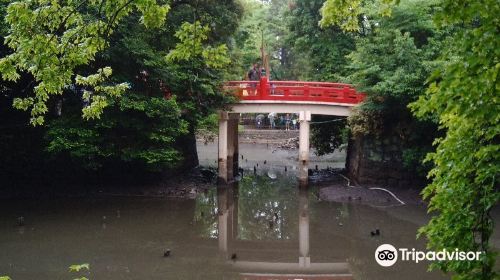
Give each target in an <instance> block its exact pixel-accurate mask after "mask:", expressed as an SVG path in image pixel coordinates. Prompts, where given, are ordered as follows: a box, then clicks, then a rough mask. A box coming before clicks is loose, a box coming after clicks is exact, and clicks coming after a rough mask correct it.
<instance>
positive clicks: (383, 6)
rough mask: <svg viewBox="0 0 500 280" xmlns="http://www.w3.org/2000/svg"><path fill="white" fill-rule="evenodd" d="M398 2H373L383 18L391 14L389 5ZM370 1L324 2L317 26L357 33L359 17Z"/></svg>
mask: <svg viewBox="0 0 500 280" xmlns="http://www.w3.org/2000/svg"><path fill="white" fill-rule="evenodd" d="M399 1H400V0H375V1H373V2H375V5H373V6H372V7H370V8H373V7H376V11H377V12H378V13H379V14H380V15H383V16H389V15H390V14H391V12H392V10H391V7H392V6H391V5H392V4H394V3H399ZM369 2H370V1H362V0H350V1H344V0H326V1H325V2H324V4H323V7H322V8H321V15H322V19H321V21H320V22H319V24H320V25H321V26H322V27H328V26H332V25H337V26H340V27H341V28H342V29H343V30H346V31H359V30H360V29H361V27H360V25H361V24H360V17H361V15H362V14H363V12H364V9H365V7H366V6H365V5H367V4H368V3H369Z"/></svg>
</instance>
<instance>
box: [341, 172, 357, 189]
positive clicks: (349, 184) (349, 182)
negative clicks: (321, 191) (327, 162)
mask: <svg viewBox="0 0 500 280" xmlns="http://www.w3.org/2000/svg"><path fill="white" fill-rule="evenodd" d="M339 175H340V176H341V177H342V178H344V179H345V180H346V181H347V186H348V187H349V188H354V186H351V180H349V178H347V177H346V176H344V175H342V174H340V173H339Z"/></svg>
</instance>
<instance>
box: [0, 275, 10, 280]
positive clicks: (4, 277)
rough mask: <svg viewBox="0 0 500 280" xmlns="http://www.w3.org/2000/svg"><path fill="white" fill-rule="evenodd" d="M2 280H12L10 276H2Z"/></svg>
mask: <svg viewBox="0 0 500 280" xmlns="http://www.w3.org/2000/svg"><path fill="white" fill-rule="evenodd" d="M0 280H12V279H11V278H10V277H9V276H0Z"/></svg>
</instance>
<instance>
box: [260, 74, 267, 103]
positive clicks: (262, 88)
mask: <svg viewBox="0 0 500 280" xmlns="http://www.w3.org/2000/svg"><path fill="white" fill-rule="evenodd" d="M259 89H260V97H262V98H263V99H267V97H268V96H269V82H268V80H267V77H266V76H262V77H260V84H259Z"/></svg>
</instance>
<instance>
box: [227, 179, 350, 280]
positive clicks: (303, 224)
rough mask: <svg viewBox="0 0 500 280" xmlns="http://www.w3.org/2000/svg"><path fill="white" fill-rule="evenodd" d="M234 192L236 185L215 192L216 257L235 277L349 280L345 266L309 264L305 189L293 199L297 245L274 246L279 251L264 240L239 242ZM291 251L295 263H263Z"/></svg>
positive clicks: (247, 279) (249, 279) (274, 219)
mask: <svg viewBox="0 0 500 280" xmlns="http://www.w3.org/2000/svg"><path fill="white" fill-rule="evenodd" d="M238 188H239V186H238V183H234V184H230V185H227V186H224V187H219V188H217V208H218V237H217V238H218V243H219V252H220V257H221V258H222V260H223V261H224V262H225V263H226V265H227V266H230V267H231V268H232V270H235V271H236V272H238V273H239V275H240V277H241V279H244V280H253V279H259V280H267V279H269V280H271V279H272V280H278V279H304V280H305V279H321V280H333V279H335V280H347V279H353V278H352V274H351V272H350V268H349V264H348V263H347V262H341V261H340V262H314V258H313V259H312V260H311V250H310V235H309V199H308V191H307V189H306V188H300V189H299V191H298V198H296V199H297V201H298V204H299V205H298V209H299V211H298V213H297V219H298V241H299V242H298V244H296V243H295V244H290V242H282V244H278V246H279V245H282V248H279V247H277V248H276V244H275V243H274V244H272V243H270V242H266V241H265V240H263V241H248V240H241V239H239V233H238V229H239V224H238V222H239V221H238V217H239V213H238V202H239V195H238V191H239V190H238ZM260 214H263V213H260ZM280 215H282V213H279V214H278V213H276V212H274V213H273V214H272V215H271V217H270V221H269V228H271V229H272V228H273V227H275V226H276V227H278V226H279V225H275V224H274V223H275V222H278V220H279V219H281V218H280ZM257 216H260V215H257ZM256 218H258V217H256ZM268 218H269V217H268ZM282 237H283V236H282ZM284 239H287V238H286V237H285V238H284ZM258 243H262V244H258ZM290 245H291V246H290ZM293 245H295V246H293ZM262 246H264V248H262V249H260V248H259V247H262ZM273 247H274V248H273ZM293 251H295V253H296V256H297V259H296V261H295V262H292V261H287V262H274V261H266V258H267V259H268V258H269V257H270V255H271V254H272V253H273V252H279V253H281V254H287V255H290V254H293Z"/></svg>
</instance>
